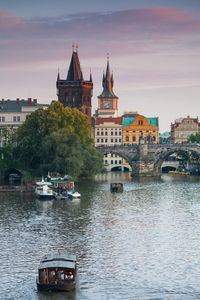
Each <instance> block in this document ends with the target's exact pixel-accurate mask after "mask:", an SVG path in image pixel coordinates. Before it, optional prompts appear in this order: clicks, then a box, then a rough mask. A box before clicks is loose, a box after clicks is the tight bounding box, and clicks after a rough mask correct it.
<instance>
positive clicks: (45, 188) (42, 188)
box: [35, 178, 55, 200]
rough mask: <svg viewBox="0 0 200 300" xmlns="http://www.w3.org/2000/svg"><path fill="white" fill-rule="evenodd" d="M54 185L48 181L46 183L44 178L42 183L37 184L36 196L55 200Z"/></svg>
mask: <svg viewBox="0 0 200 300" xmlns="http://www.w3.org/2000/svg"><path fill="white" fill-rule="evenodd" d="M50 186H52V183H51V182H48V181H44V178H42V181H38V182H36V188H35V194H36V196H37V197H39V198H40V199H44V200H45V199H46V200H48V199H53V198H55V192H54V191H53V190H52V189H51V187H50Z"/></svg>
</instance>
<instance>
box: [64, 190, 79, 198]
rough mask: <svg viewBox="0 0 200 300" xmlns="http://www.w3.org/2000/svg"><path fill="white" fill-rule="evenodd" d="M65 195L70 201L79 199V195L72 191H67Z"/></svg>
mask: <svg viewBox="0 0 200 300" xmlns="http://www.w3.org/2000/svg"><path fill="white" fill-rule="evenodd" d="M67 195H68V197H69V198H70V199H79V198H81V194H79V193H78V192H76V191H74V190H70V191H67Z"/></svg>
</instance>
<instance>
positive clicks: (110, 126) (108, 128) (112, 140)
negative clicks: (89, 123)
mask: <svg viewBox="0 0 200 300" xmlns="http://www.w3.org/2000/svg"><path fill="white" fill-rule="evenodd" d="M94 125H95V126H94V132H95V146H96V147H97V146H101V145H105V146H114V145H121V144H122V118H97V119H96V120H95V124H94Z"/></svg>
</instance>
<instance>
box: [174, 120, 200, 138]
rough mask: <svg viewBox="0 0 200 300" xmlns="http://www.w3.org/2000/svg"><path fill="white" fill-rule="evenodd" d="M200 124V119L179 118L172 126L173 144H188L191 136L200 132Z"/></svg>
mask: <svg viewBox="0 0 200 300" xmlns="http://www.w3.org/2000/svg"><path fill="white" fill-rule="evenodd" d="M199 128H200V123H199V119H198V118H190V116H187V118H179V119H176V120H175V122H174V123H173V124H171V142H172V143H186V142H187V140H188V138H189V136H190V135H191V134H196V133H197V132H198V131H199Z"/></svg>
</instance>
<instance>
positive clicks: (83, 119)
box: [14, 102, 103, 177]
mask: <svg viewBox="0 0 200 300" xmlns="http://www.w3.org/2000/svg"><path fill="white" fill-rule="evenodd" d="M14 141H15V142H16V145H17V146H16V147H15V149H14V157H15V159H16V160H17V161H18V162H20V164H21V167H22V168H23V169H24V170H30V171H31V172H33V173H34V174H35V175H36V174H37V175H41V173H42V174H45V173H46V172H48V171H53V172H60V173H62V174H66V173H67V174H70V175H71V176H74V177H80V176H91V175H93V174H95V173H97V172H98V171H99V170H100V169H101V167H102V162H103V159H102V155H101V154H100V153H99V152H97V151H96V149H95V148H94V143H93V139H92V138H91V137H90V125H89V122H88V117H87V116H86V115H84V114H83V113H81V112H80V111H79V110H78V109H75V108H74V109H71V108H69V107H66V108H65V107H63V105H62V104H61V103H60V102H54V103H52V104H51V105H50V106H49V107H48V108H47V109H45V110H44V109H38V110H36V111H35V112H33V113H31V114H30V115H29V116H28V117H27V119H26V121H25V122H24V123H23V124H22V125H21V126H20V127H19V129H18V131H17V133H16V135H15V137H14Z"/></svg>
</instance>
